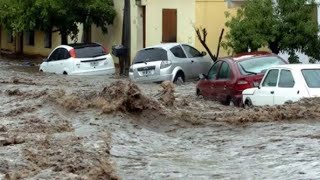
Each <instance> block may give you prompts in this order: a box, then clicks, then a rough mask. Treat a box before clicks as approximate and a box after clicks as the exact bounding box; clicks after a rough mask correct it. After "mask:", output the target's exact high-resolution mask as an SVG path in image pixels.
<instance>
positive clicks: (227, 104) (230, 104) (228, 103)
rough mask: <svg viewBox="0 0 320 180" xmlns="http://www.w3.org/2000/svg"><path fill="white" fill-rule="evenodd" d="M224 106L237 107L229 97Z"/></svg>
mask: <svg viewBox="0 0 320 180" xmlns="http://www.w3.org/2000/svg"><path fill="white" fill-rule="evenodd" d="M222 104H223V105H225V106H235V104H234V102H233V101H232V99H231V97H227V99H226V100H225V101H224V102H222Z"/></svg>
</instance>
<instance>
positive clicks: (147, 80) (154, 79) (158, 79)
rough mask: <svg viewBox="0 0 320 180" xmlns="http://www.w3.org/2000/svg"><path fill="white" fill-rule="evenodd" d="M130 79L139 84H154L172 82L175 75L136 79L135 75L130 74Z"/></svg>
mask: <svg viewBox="0 0 320 180" xmlns="http://www.w3.org/2000/svg"><path fill="white" fill-rule="evenodd" d="M129 77H130V79H131V80H132V81H134V82H138V83H152V82H162V81H172V79H173V75H172V74H164V75H156V76H149V77H138V78H135V77H134V75H133V73H129Z"/></svg>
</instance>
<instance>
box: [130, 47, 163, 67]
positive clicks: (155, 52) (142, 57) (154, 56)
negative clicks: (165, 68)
mask: <svg viewBox="0 0 320 180" xmlns="http://www.w3.org/2000/svg"><path fill="white" fill-rule="evenodd" d="M163 60H168V55H167V51H166V50H164V49H162V48H149V49H143V50H141V51H139V52H138V53H137V55H136V57H135V58H134V60H133V63H134V64H137V63H146V62H153V61H163Z"/></svg>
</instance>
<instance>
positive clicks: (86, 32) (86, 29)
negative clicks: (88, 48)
mask: <svg viewBox="0 0 320 180" xmlns="http://www.w3.org/2000/svg"><path fill="white" fill-rule="evenodd" d="M82 38H83V39H82V41H83V42H84V43H90V42H91V25H89V24H83V37H82Z"/></svg>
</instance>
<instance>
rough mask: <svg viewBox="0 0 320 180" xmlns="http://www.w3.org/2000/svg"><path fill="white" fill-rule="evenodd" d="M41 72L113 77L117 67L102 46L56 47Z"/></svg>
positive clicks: (93, 44)
mask: <svg viewBox="0 0 320 180" xmlns="http://www.w3.org/2000/svg"><path fill="white" fill-rule="evenodd" d="M39 70H40V71H41V72H48V73H56V74H66V75H67V74H68V75H111V74H114V73H115V66H114V62H113V58H112V56H111V55H110V54H109V53H108V52H107V50H106V49H105V48H104V47H103V46H102V45H100V44H97V43H87V44H69V45H61V46H58V47H56V48H55V49H54V50H53V51H52V52H51V53H50V55H49V56H48V58H47V59H45V60H44V62H43V63H42V64H41V65H40V69H39Z"/></svg>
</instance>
